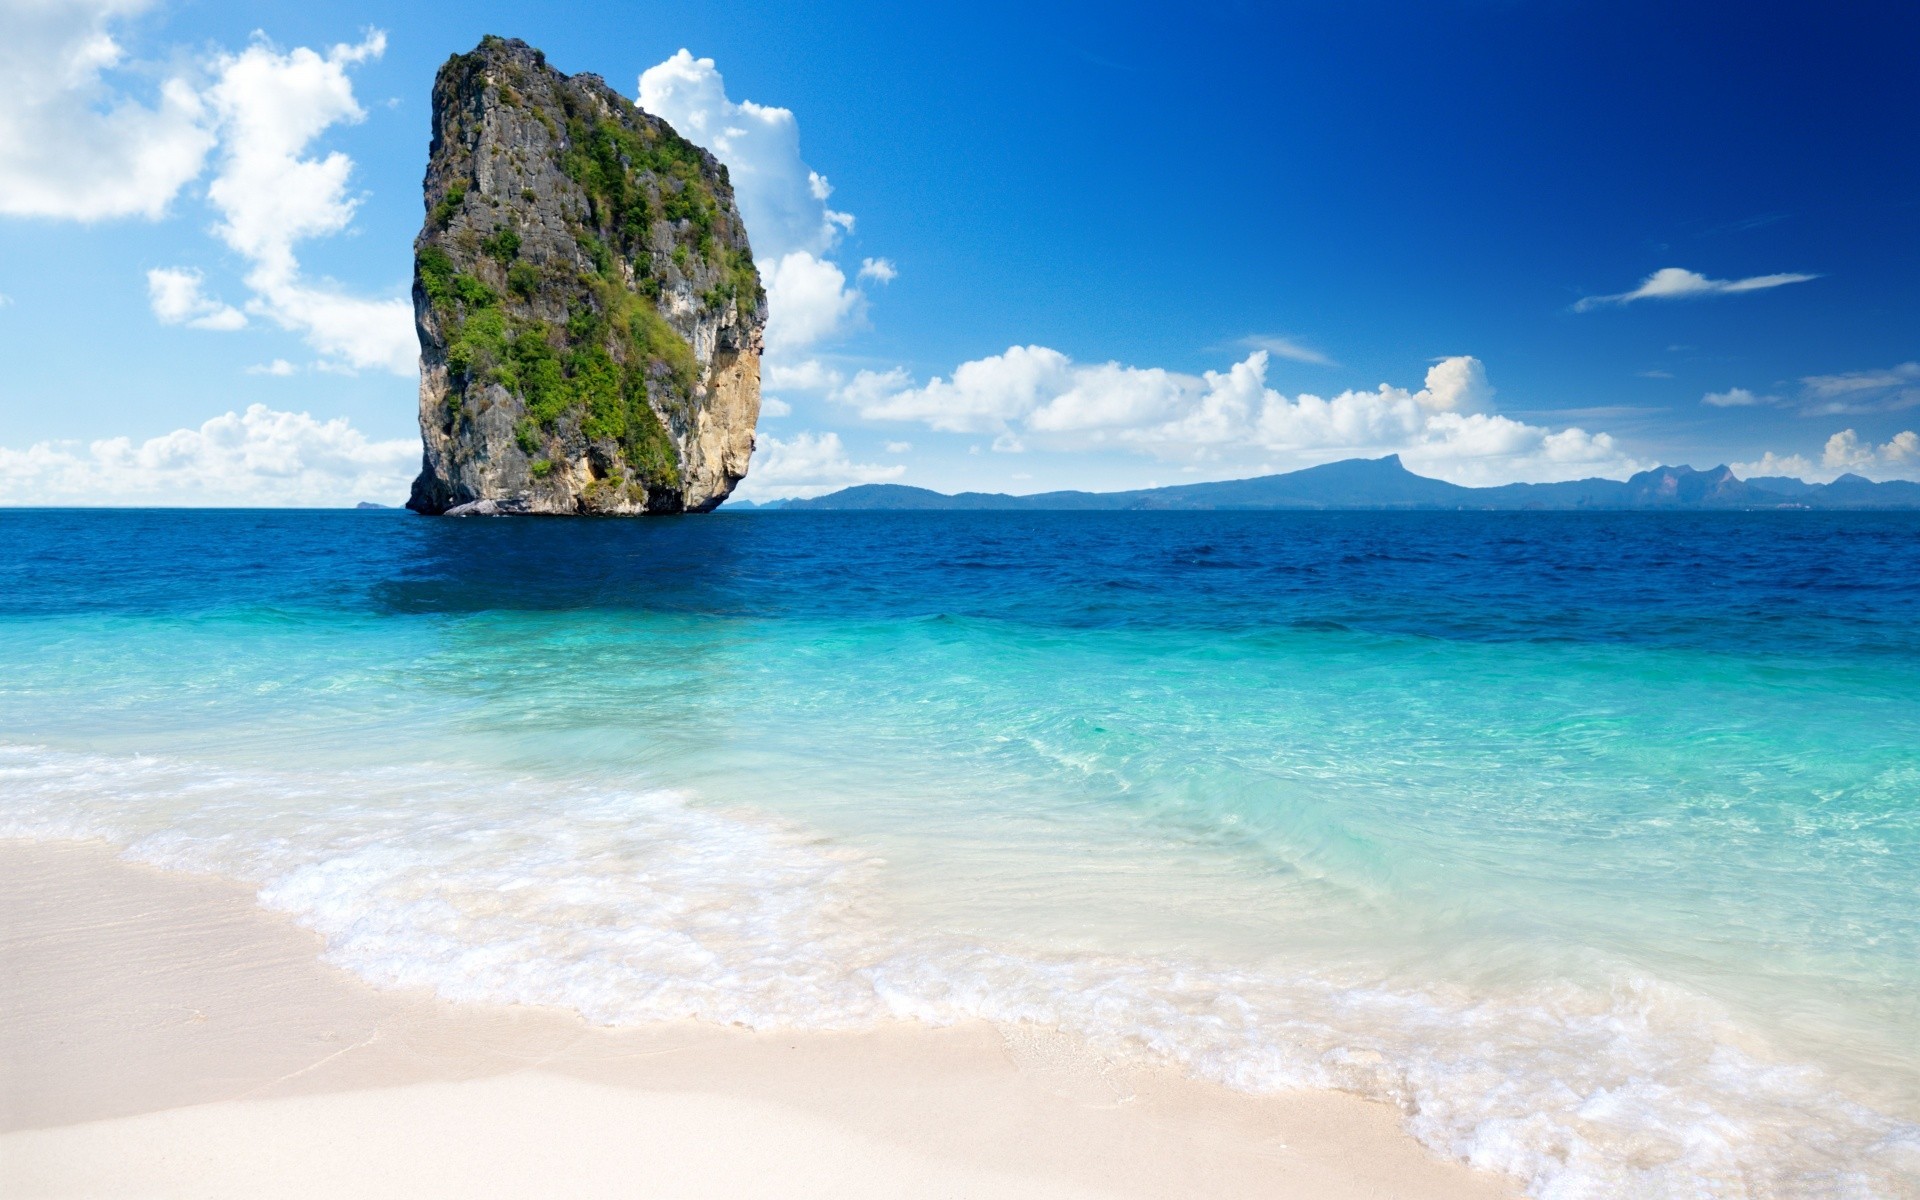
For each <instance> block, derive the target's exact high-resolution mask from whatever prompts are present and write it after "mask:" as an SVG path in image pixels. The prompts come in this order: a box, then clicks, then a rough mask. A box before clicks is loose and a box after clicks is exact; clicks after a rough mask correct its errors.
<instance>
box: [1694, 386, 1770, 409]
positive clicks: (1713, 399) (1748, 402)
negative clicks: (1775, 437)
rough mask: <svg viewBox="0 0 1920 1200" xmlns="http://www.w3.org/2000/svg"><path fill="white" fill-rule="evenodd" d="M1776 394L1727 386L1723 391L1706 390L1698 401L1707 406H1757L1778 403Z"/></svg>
mask: <svg viewBox="0 0 1920 1200" xmlns="http://www.w3.org/2000/svg"><path fill="white" fill-rule="evenodd" d="M1779 402H1780V400H1779V397H1777V396H1759V395H1755V394H1754V393H1752V392H1750V391H1748V390H1747V389H1746V388H1728V389H1727V390H1726V391H1724V392H1708V393H1707V394H1706V395H1704V396H1702V397H1700V403H1702V404H1704V405H1707V406H1708V407H1709V408H1757V407H1759V406H1760V405H1763V404H1778V403H1779Z"/></svg>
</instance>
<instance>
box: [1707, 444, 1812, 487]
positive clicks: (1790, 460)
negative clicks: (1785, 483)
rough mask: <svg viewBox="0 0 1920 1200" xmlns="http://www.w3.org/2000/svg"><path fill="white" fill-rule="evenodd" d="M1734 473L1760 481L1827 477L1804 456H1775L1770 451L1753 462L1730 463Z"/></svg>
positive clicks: (1809, 479)
mask: <svg viewBox="0 0 1920 1200" xmlns="http://www.w3.org/2000/svg"><path fill="white" fill-rule="evenodd" d="M1728 466H1729V467H1731V468H1732V470H1733V473H1734V474H1735V475H1737V476H1739V477H1740V478H1742V479H1760V478H1772V477H1778V476H1782V475H1784V476H1786V477H1787V478H1789V479H1801V480H1805V481H1807V482H1814V481H1816V480H1822V479H1824V478H1825V476H1824V475H1823V474H1822V473H1821V472H1820V470H1819V468H1817V467H1815V466H1814V465H1813V463H1812V462H1810V461H1809V460H1808V459H1807V456H1806V455H1804V454H1775V453H1774V452H1773V451H1771V450H1769V451H1767V452H1766V453H1765V454H1762V455H1761V456H1760V457H1759V458H1758V459H1756V460H1754V461H1753V462H1737V463H1729V464H1728Z"/></svg>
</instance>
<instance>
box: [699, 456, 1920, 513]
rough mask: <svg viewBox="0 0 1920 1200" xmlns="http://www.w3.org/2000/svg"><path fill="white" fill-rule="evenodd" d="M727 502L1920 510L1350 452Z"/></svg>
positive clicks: (1849, 486)
mask: <svg viewBox="0 0 1920 1200" xmlns="http://www.w3.org/2000/svg"><path fill="white" fill-rule="evenodd" d="M727 507H728V508H729V509H734V510H740V509H751V510H754V511H763V510H770V509H772V510H782V511H786V510H806V511H822V512H854V511H882V510H885V511H909V510H933V509H949V510H974V511H982V510H1017V511H1035V510H1054V511H1060V510H1088V511H1108V512H1112V511H1125V510H1201V509H1513V510H1518V509H1539V510H1550V509H1552V510H1571V509H1592V510H1621V509H1766V508H1822V509H1837V508H1845V509H1860V508H1883V509H1884V508H1920V483H1907V482H1902V481H1895V482H1889V483H1875V482H1873V481H1872V480H1871V479H1864V478H1862V477H1860V476H1858V475H1842V476H1841V477H1840V478H1838V479H1836V480H1834V481H1833V482H1832V483H1805V482H1803V481H1801V480H1798V479H1788V478H1784V477H1775V476H1768V477H1761V478H1755V479H1741V478H1739V477H1738V476H1736V475H1735V474H1734V473H1733V471H1732V470H1731V469H1729V468H1727V467H1724V466H1720V467H1714V468H1713V469H1712V470H1708V471H1696V470H1694V469H1693V468H1692V467H1656V468H1654V469H1653V470H1651V471H1642V472H1640V474H1638V475H1635V476H1633V477H1632V478H1631V479H1627V480H1619V479H1577V480H1573V481H1571V482H1568V483H1509V484H1505V485H1503V486H1501V487H1485V488H1472V487H1461V486H1460V485H1459V484H1454V483H1447V482H1446V481H1444V480H1440V479H1429V478H1427V477H1426V476H1424V475H1415V474H1414V473H1413V472H1412V471H1409V470H1407V469H1406V467H1405V466H1403V465H1401V462H1400V456H1399V455H1397V454H1390V455H1388V456H1387V457H1385V458H1371V459H1368V458H1350V459H1347V460H1345V461H1343V462H1336V463H1327V464H1326V465H1324V466H1319V467H1308V468H1307V469H1306V470H1304V471H1291V472H1288V473H1287V474H1284V475H1262V476H1260V477H1259V478H1257V479H1232V480H1227V481H1224V482H1221V483H1189V484H1182V485H1180V486H1178V487H1160V488H1143V489H1140V490H1138V491H1132V492H1041V493H1039V494H1037V495H1032V496H1008V495H1005V494H1002V493H999V492H961V493H960V494H959V495H957V496H949V495H945V494H943V493H941V492H934V491H928V490H927V489H926V488H917V487H905V486H902V485H900V484H892V483H869V484H861V485H860V486H858V487H850V488H845V489H842V490H841V491H838V492H833V493H831V494H829V495H825V496H818V497H815V498H814V499H811V500H772V501H768V502H767V503H765V504H759V505H755V504H753V503H752V502H750V501H742V500H735V501H732V502H730V503H728V505H727Z"/></svg>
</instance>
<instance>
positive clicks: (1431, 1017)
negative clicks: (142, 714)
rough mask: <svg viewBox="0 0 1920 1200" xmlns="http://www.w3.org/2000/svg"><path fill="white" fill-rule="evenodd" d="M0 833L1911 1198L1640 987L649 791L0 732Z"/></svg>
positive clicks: (1440, 1115) (1875, 1154)
mask: <svg viewBox="0 0 1920 1200" xmlns="http://www.w3.org/2000/svg"><path fill="white" fill-rule="evenodd" d="M0 835H4V836H14V837H34V838H50V837H73V836H101V837H107V838H110V839H113V840H114V841H116V842H118V843H119V844H121V845H122V846H124V847H125V849H126V852H127V854H128V856H129V857H132V858H135V859H139V860H142V861H147V862H152V863H155V864H158V865H162V866H168V867H176V868H183V869H191V870H200V871H213V872H219V873H224V874H227V875H231V876H234V877H237V878H241V879H245V880H247V881H249V882H252V883H254V884H256V885H257V886H258V887H259V888H260V898H261V901H262V903H263V904H265V905H267V906H269V907H272V908H276V909H281V910H284V911H286V912H289V913H291V914H293V915H294V916H295V917H296V918H297V919H298V920H300V921H301V922H303V923H304V924H307V925H309V926H311V927H312V928H314V929H315V930H317V931H318V932H319V933H320V934H321V935H322V936H323V937H324V938H325V939H326V943H327V946H328V951H327V954H328V957H329V958H330V959H331V960H333V961H334V962H337V963H339V964H340V965H342V966H345V967H347V968H349V969H351V970H353V971H356V972H358V973H360V974H361V975H363V976H364V977H366V978H367V979H369V980H371V981H373V982H374V983H376V984H380V985H385V986H423V987H431V988H434V989H436V990H437V991H439V992H440V993H441V994H443V995H445V996H447V997H449V998H452V999H457V1000H492V1001H506V1002H522V1003H541V1004H559V1005H566V1006H570V1007H572V1008H575V1009H577V1010H578V1011H580V1012H581V1013H583V1014H584V1015H586V1016H587V1017H589V1018H590V1019H593V1020H596V1021H602V1022H607V1023H637V1022H642V1021H648V1020H654V1019H660V1018H672V1017H699V1018H703V1019H707V1020H714V1021H722V1022H737V1023H740V1024H744V1025H749V1026H755V1027H769V1026H804V1027H847V1026H854V1025H860V1024H864V1023H869V1022H873V1021H876V1020H883V1019H889V1018H910V1019H918V1020H922V1021H926V1022H929V1023H934V1024H946V1023H951V1022H954V1021H959V1020H966V1019H976V1018H984V1019H987V1020H993V1021H999V1022H1021V1021H1025V1022H1032V1023H1035V1024H1039V1025H1043V1026H1047V1027H1053V1028H1059V1029H1063V1030H1066V1031H1069V1032H1071V1033H1074V1034H1076V1035H1079V1036H1081V1037H1084V1038H1086V1039H1088V1040H1090V1041H1091V1042H1093V1043H1094V1044H1095V1045H1097V1046H1099V1047H1101V1048H1102V1049H1104V1050H1105V1051H1107V1052H1109V1053H1112V1054H1115V1055H1133V1056H1143V1057H1152V1058H1157V1059H1161V1060H1166V1061H1170V1062H1173V1063H1175V1064H1178V1065H1179V1066H1180V1067H1182V1068H1183V1069H1185V1070H1187V1071H1189V1072H1191V1073H1193V1074H1195V1075H1197V1076H1200V1077H1203V1078H1207V1079H1212V1080H1216V1081H1219V1082H1221V1083H1225V1084H1228V1085H1231V1086H1234V1087H1238V1088H1242V1089H1245V1090H1249V1091H1272V1090H1278V1089H1285V1088H1293V1087H1302V1086H1315V1087H1336V1088H1342V1089H1345V1090H1349V1091H1353V1092H1356V1093H1359V1094H1361V1095H1365V1096H1370V1097H1374V1098H1378V1099H1381V1100H1385V1101H1388V1102H1390V1103H1393V1104H1395V1105H1397V1106H1398V1107H1399V1108H1400V1109H1401V1111H1402V1112H1403V1113H1405V1114H1406V1124H1407V1128H1408V1129H1409V1130H1410V1131H1411V1132H1412V1133H1413V1134H1414V1136H1416V1137H1417V1138H1419V1139H1420V1140H1421V1141H1422V1142H1423V1143H1425V1144H1426V1145H1428V1146H1429V1147H1431V1148H1433V1149H1434V1150H1436V1151H1438V1152H1440V1153H1442V1154H1445V1155H1449V1156H1452V1157H1456V1158H1459V1159H1462V1160H1465V1161H1467V1162H1470V1163H1473V1164H1474V1165H1476V1166H1481V1167H1486V1168H1491V1169H1495V1170H1501V1171H1507V1172H1511V1173H1513V1174H1515V1175H1517V1176H1519V1177H1521V1178H1523V1179H1525V1180H1526V1181H1527V1182H1528V1185H1529V1189H1530V1191H1531V1192H1532V1193H1533V1194H1534V1195H1538V1196H1544V1197H1556V1198H1557V1197H1587V1196H1621V1195H1636V1196H1714V1197H1717V1196H1727V1197H1734V1196H1862V1197H1865V1196H1887V1195H1908V1194H1920V1128H1917V1127H1916V1126H1915V1125H1913V1124H1912V1123H1910V1122H1905V1121H1901V1120H1898V1119H1895V1118H1893V1117H1889V1116H1887V1115H1885V1114H1883V1113H1880V1112H1877V1111H1874V1110H1873V1109H1871V1108H1869V1107H1867V1106H1865V1105H1863V1104H1860V1103H1858V1102H1856V1101H1854V1100H1851V1099H1849V1098H1847V1097H1846V1096H1844V1095H1842V1094H1840V1093H1839V1092H1838V1091H1837V1090H1836V1088H1835V1086H1834V1084H1833V1083H1832V1081H1831V1080H1830V1079H1829V1078H1828V1077H1827V1076H1826V1075H1825V1074H1824V1073H1823V1072H1822V1071H1821V1070H1819V1069H1818V1068H1817V1067H1815V1066H1814V1065H1812V1064H1806V1063H1791V1062H1781V1061H1774V1060H1773V1059H1771V1058H1770V1057H1769V1056H1767V1054H1766V1053H1765V1052H1764V1050H1763V1049H1759V1048H1756V1047H1757V1046H1758V1044H1759V1043H1758V1041H1757V1039H1756V1038H1755V1037H1754V1036H1753V1034H1752V1032H1751V1031H1743V1030H1740V1029H1737V1028H1735V1027H1734V1026H1733V1025H1732V1023H1731V1021H1730V1019H1729V1018H1728V1016H1727V1015H1726V1014H1725V1013H1723V1012H1721V1011H1720V1010H1718V1009H1717V1008H1716V1007H1715V1006H1714V1005H1712V1004H1711V1003H1709V1002H1707V1001H1706V1000H1704V999H1703V998H1701V997H1699V996H1696V995H1693V994H1691V993H1688V992H1686V991H1683V990H1682V989H1679V988H1676V987H1673V986H1670V985H1667V984H1663V983H1661V982H1660V981H1658V980H1653V979H1646V978H1635V977H1630V976H1624V977H1622V978H1619V979H1617V980H1616V981H1615V982H1614V984H1613V986H1612V987H1611V988H1603V989H1596V988H1593V987H1590V986H1576V985H1575V984H1572V983H1561V984H1553V985H1539V986H1533V987H1530V988H1526V989H1514V990H1511V991H1508V992H1504V993H1491V992H1488V993H1470V992H1467V991H1465V990H1463V989H1461V988H1459V987H1449V986H1443V985H1440V984H1431V983H1424V984H1423V983H1418V982H1413V981H1405V980H1400V981H1393V982H1386V981H1381V980H1359V979H1335V978H1330V977H1327V976H1325V975H1323V974H1319V973H1316V972H1315V971H1314V970H1313V969H1311V965H1310V964H1301V965H1300V967H1299V969H1285V968H1277V967H1263V968H1261V969H1257V970H1256V969H1252V968H1250V967H1247V966H1238V967H1236V966H1230V965H1224V964H1220V963H1203V962H1197V961H1174V960H1170V959H1166V958H1157V957H1156V958H1149V957H1140V956H1128V955H1124V954H1119V953H1114V954H1087V953H1082V954H1072V955H1066V954H1057V953H1052V954H1049V953H1040V952H1036V951H1034V950H1032V949H1031V948H1021V947H1016V946H1011V945H986V944H982V943H980V942H979V941H977V940H968V939H963V938H959V937H955V936H952V935H950V934H936V933H933V932H930V931H923V930H917V929H914V928H908V927H903V926H901V925H898V924H897V923H895V922H893V921H892V920H890V918H889V916H888V909H887V906H886V903H885V896H884V894H883V891H882V889H881V886H880V881H879V875H880V870H879V867H878V865H877V864H876V863H874V862H872V861H870V860H868V859H865V858H863V857H861V856H858V855H855V854H850V853H847V852H845V851H843V850H840V849H837V848H835V847H833V846H831V845H829V844H826V843H823V842H822V841H821V840H820V839H818V838H816V837H813V836H811V835H809V834H808V833H807V831H805V830H802V829H797V828H794V827H792V826H789V825H784V824H781V823H777V822H773V821H767V820H762V819H758V818H755V817H752V816H750V815H742V814H737V813H722V812H717V811H714V810H710V809H705V808H702V807H699V806H697V805H692V804H689V803H688V802H687V801H686V799H685V798H684V797H682V796H679V795H677V794H675V793H673V792H670V791H623V790H609V789H594V788H587V787H583V786H579V785H567V784H560V783H556V782H553V781H543V780H538V779H533V778H507V777H498V776H491V775H483V774H479V773H474V772H466V771H460V770H386V771H356V772H351V773H339V774H334V775H316V774H312V773H305V772H303V773H301V774H299V775H297V776H295V775H289V774H281V773H277V772H272V771H264V770H263V771H244V770H233V769H211V768H208V767H205V766H203V765H198V764H192V763H185V762H178V761H169V760H163V759H153V758H111V757H104V756H92V755H82V754H73V753H67V752H60V751H52V750H46V749H36V748H26V747H0Z"/></svg>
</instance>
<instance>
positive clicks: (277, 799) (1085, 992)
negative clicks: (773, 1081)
mask: <svg viewBox="0 0 1920 1200" xmlns="http://www.w3.org/2000/svg"><path fill="white" fill-rule="evenodd" d="M0 587H4V589H5V590H4V597H5V598H4V599H0V623H3V630H4V632H3V636H0V805H3V806H4V807H0V831H4V832H9V833H13V834H16V835H25V836H38V837H45V836H62V835H72V834H88V835H102V836H108V837H112V838H114V839H116V840H117V841H118V842H120V843H121V844H123V845H124V846H126V847H127V849H128V852H129V853H130V854H132V855H134V856H136V857H140V858H143V859H147V860H150V861H156V862H160V863H163V864H168V865H175V866H182V867H192V868H197V869H212V870H218V871H223V872H226V873H229V874H232V875H235V876H237V877H240V878H244V879H247V880H249V881H252V882H254V883H256V884H257V885H258V886H259V887H260V888H261V894H262V898H263V901H264V902H266V903H268V904H270V905H273V906H275V907H280V908H284V909H287V910H289V911H291V912H293V913H295V914H296V915H297V916H298V917H299V918H300V919H301V920H303V921H306V922H307V923H309V924H311V925H313V926H314V927H315V928H317V929H319V930H320V931H321V932H322V933H323V934H324V935H325V936H326V937H327V939H328V944H329V954H330V955H331V956H332V957H333V958H334V959H335V960H337V961H339V962H341V963H342V964H343V965H346V966H348V967H350V968H352V969H354V970H357V971H359V972H361V973H362V974H364V975H366V976H367V977H369V978H370V979H372V980H374V981H375V982H377V983H385V984H424V985H427V986H432V987H435V988H438V989H439V990H441V991H442V992H444V993H445V994H447V995H450V996H455V997H467V998H487V999H496V1000H523V1001H537V1002H551V1003H561V1004H568V1005H571V1006H573V1007H576V1008H578V1009H580V1010H581V1011H582V1012H585V1013H586V1014H587V1015H589V1016H590V1017H593V1018H595V1019H599V1020H605V1021H613V1022H625V1021H639V1020H646V1019H651V1018H656V1017H661V1016H680V1015H695V1016H702V1017H707V1018H710V1019H717V1020H738V1021H743V1022H746V1023H748V1024H754V1025H779V1024H799V1025H813V1026H845V1025H853V1024H859V1023H863V1022H867V1021H872V1020H877V1019H883V1018H887V1017H899V1016H909V1017H917V1018H920V1019H925V1020H930V1021H936V1022H942V1021H951V1020H960V1019H968V1018H973V1017H987V1018H990V1019H997V1020H1033V1021H1039V1022H1043V1023H1046V1024H1048V1025H1052V1026H1058V1027H1062V1028H1066V1029H1069V1030H1071V1031H1073V1032H1076V1033H1078V1034H1080V1035H1082V1036H1085V1037H1088V1038H1090V1039H1092V1040H1094V1041H1095V1042H1096V1043H1098V1044H1100V1045H1101V1046H1102V1047H1103V1048H1105V1049H1107V1050H1108V1051H1109V1052H1111V1053H1114V1054H1118V1055H1138V1056H1144V1057H1151V1058H1155V1059H1160V1060H1170V1061H1172V1062H1174V1063H1176V1064H1178V1065H1180V1066H1182V1067H1183V1068H1184V1069H1187V1070H1189V1071H1191V1072H1193V1073H1195V1074H1198V1075H1201V1076H1204V1077H1208V1078H1212V1079H1217V1080H1220V1081H1223V1082H1227V1083H1229V1084H1232V1085H1234V1086H1238V1087H1244V1088H1250V1089H1256V1090H1260V1089H1272V1088H1278V1087H1288V1086H1299V1085H1317V1086H1338V1087H1345V1088H1348V1089H1351V1090H1354V1091H1358V1092H1361V1093H1363V1094H1367V1095H1371V1096H1375V1097H1378V1098H1382V1099H1385V1100H1388V1101H1390V1102H1393V1103H1395V1104H1397V1105H1399V1106H1400V1107H1401V1109H1402V1110H1403V1111H1404V1112H1405V1113H1406V1114H1407V1118H1408V1125H1409V1128H1410V1129H1411V1130H1412V1131H1413V1132H1414V1133H1415V1134H1416V1135H1417V1136H1419V1137H1420V1138H1421V1139H1422V1140H1424V1141H1425V1142H1427V1143H1428V1144H1429V1145H1430V1146H1432V1147H1433V1148H1434V1149H1436V1150H1437V1151H1439V1152H1441V1153H1446V1154H1451V1155H1456V1156H1459V1157H1463V1158H1467V1159H1469V1160H1470V1161H1474V1162H1476V1163H1479V1164H1481V1165H1484V1166H1488V1167H1493V1168H1497V1169H1503V1170H1509V1171H1513V1172H1515V1173H1516V1174H1518V1175H1520V1176H1521V1177H1523V1178H1524V1179H1526V1180H1527V1181H1528V1182H1529V1185H1530V1187H1531V1188H1532V1189H1533V1190H1534V1191H1535V1192H1536V1193H1537V1194H1541V1195H1555V1196H1577V1195H1621V1194H1644V1195H1726V1196H1739V1195H1755V1196H1760V1195H1863V1196H1864V1195H1898V1194H1915V1193H1916V1192H1917V1191H1920V1127H1916V1125H1915V1123H1914V1122H1915V1119H1916V1117H1920V1050H1916V1046H1920V999H1916V998H1917V997H1920V670H1916V666H1920V630H1917V628H1916V622H1915V621H1914V619H1913V613H1914V612H1915V602H1916V600H1920V519H1916V518H1915V517H1913V516H1911V515H1901V514H1893V515H1869V514H1858V515H1855V514H1848V515H1817V514H1727V515H1716V516H1683V515H1614V516H1608V515H1598V514H1233V513H1222V514H995V515H987V516H983V515H981V514H932V515H917V514H865V515H860V514H763V515H728V514H724V513H722V514H718V515H716V516H714V517H711V518H704V519H689V520H681V521H659V522H641V523H623V522H613V523H588V524H580V523H566V522H503V523H459V522H432V521H424V520H417V519H413V518H408V517H403V516H399V515H395V514H371V515H368V514H319V513H311V514H300V513H293V514H264V513H0Z"/></svg>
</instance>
